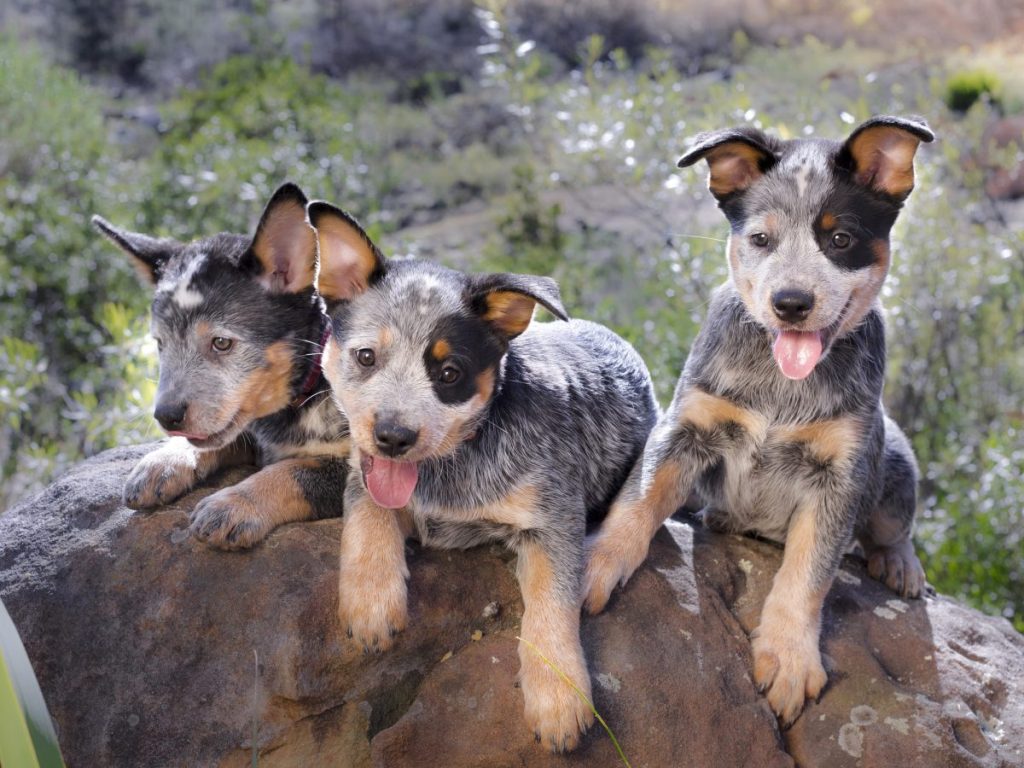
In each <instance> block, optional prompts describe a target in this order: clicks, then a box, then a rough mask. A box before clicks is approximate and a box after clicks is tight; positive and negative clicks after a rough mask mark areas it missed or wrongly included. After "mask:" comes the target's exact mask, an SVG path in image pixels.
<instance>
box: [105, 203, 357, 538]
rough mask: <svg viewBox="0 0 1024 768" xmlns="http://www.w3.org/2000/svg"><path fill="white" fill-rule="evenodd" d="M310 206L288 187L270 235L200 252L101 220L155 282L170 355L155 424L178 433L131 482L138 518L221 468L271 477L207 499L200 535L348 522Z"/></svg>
mask: <svg viewBox="0 0 1024 768" xmlns="http://www.w3.org/2000/svg"><path fill="white" fill-rule="evenodd" d="M305 207H306V197H305V195H304V194H303V193H302V191H301V190H300V189H299V188H298V187H296V186H295V185H294V184H285V185H284V186H282V187H281V188H280V189H278V190H277V191H276V192H275V193H274V195H273V197H272V198H271V199H270V202H269V203H268V204H267V207H266V210H265V211H264V212H263V216H262V218H261V219H260V223H259V226H258V227H257V229H256V235H255V237H253V238H249V237H246V236H243V235H229V234H220V235H214V236H212V237H206V238H203V239H200V240H196V241H195V242H192V243H189V244H182V243H178V242H175V241H174V240H168V239H156V238H153V237H149V236H148V235H142V234H138V233H135V232H127V231H124V230H121V229H117V228H116V227H113V226H112V225H110V224H109V223H107V222H106V221H104V220H103V219H101V218H100V217H98V216H95V217H93V224H94V225H95V226H96V227H97V229H99V230H100V231H101V232H102V233H103V234H104V235H106V236H107V237H109V238H110V239H111V240H112V241H113V242H114V243H115V244H116V245H117V246H119V247H120V248H121V249H122V250H124V251H125V252H126V253H128V255H129V256H131V257H132V258H133V260H134V261H135V265H136V267H137V268H138V271H139V273H140V274H141V275H142V277H143V278H144V279H145V281H146V282H147V283H148V284H150V285H153V286H155V294H154V297H153V307H152V313H153V318H152V333H153V336H154V337H155V338H156V341H157V346H158V348H159V350H160V383H159V385H158V388H157V397H156V409H155V412H154V415H155V416H156V420H157V421H158V422H159V423H160V426H161V427H163V429H164V430H165V431H166V432H167V434H168V435H170V436H171V439H170V440H169V441H167V442H166V443H165V444H164V445H163V446H161V447H160V448H158V449H156V450H155V451H153V452H152V453H150V454H149V455H147V456H146V457H145V458H143V459H142V461H140V462H139V463H138V465H137V466H136V467H135V469H134V470H133V471H132V473H131V475H129V477H128V481H127V484H126V485H125V489H124V501H125V504H127V505H128V506H129V507H132V508H133V509H145V508H150V507H155V506H158V505H160V504H166V503H168V502H170V501H173V500H174V499H176V498H178V497H179V496H181V495H183V494H184V493H186V492H187V491H188V490H190V489H191V488H192V487H193V486H194V485H195V484H196V483H198V482H199V481H201V480H203V479H204V478H205V477H207V476H208V475H210V474H211V473H212V472H214V471H215V470H217V469H218V468H220V467H224V466H226V465H229V464H238V463H251V462H253V461H256V462H258V463H259V464H260V465H261V466H262V467H263V469H261V470H260V471H259V472H257V473H256V474H254V475H252V476H251V477H249V478H247V479H245V480H243V481H242V482H241V483H238V484H237V485H235V486H232V487H230V488H225V489H223V490H221V491H218V492H217V493H214V494H213V495H211V496H208V497H207V498H205V499H203V500H202V501H201V502H200V503H199V504H197V505H196V507H195V510H194V511H193V512H192V521H191V522H192V525H191V531H192V533H193V534H194V535H195V536H196V537H197V538H199V539H203V540H205V541H207V542H209V543H210V544H212V545H214V546H217V547H221V548H224V549H236V548H241V547H249V546H252V545H253V544H255V543H256V542H258V541H261V540H262V539H263V538H265V537H266V536H267V534H268V533H270V531H271V530H273V529H274V528H275V527H276V526H278V525H281V524H283V523H287V522H292V521H296V520H309V519H314V518H318V517H327V516H336V515H338V514H340V513H341V504H340V503H339V499H340V498H341V495H342V494H343V492H344V484H345V477H346V475H347V473H348V467H347V464H346V461H345V459H346V457H347V455H348V452H349V441H348V424H347V422H346V421H345V419H344V418H343V417H342V416H341V415H340V414H338V412H337V410H336V409H335V408H334V407H333V406H332V405H331V403H330V401H329V397H328V394H327V393H328V391H329V389H330V388H329V386H328V384H327V382H326V380H325V379H324V377H323V374H322V373H321V370H320V356H321V350H322V348H323V345H324V343H325V342H326V339H327V333H328V329H329V323H328V319H327V315H326V313H325V307H324V301H323V299H322V298H321V295H320V294H318V293H317V291H316V289H315V288H314V281H315V276H316V264H317V262H316V239H315V237H314V234H313V230H312V229H310V227H309V225H308V224H307V223H306V209H305Z"/></svg>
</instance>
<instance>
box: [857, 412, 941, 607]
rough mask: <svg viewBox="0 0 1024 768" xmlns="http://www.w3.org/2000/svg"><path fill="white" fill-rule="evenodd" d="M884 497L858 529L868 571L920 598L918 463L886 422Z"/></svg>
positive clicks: (899, 590)
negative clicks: (915, 529)
mask: <svg viewBox="0 0 1024 768" xmlns="http://www.w3.org/2000/svg"><path fill="white" fill-rule="evenodd" d="M885 428H886V439H885V454H884V458H883V462H882V471H883V472H884V473H885V482H884V484H883V487H882V498H881V500H880V501H879V503H878V504H877V506H876V507H875V508H874V509H873V510H871V512H870V514H869V515H868V518H867V520H866V521H864V522H863V523H862V524H861V525H860V526H859V527H858V530H857V538H858V540H859V541H860V544H861V546H862V547H863V548H864V553H865V555H866V556H867V559H868V573H870V574H871V576H872V578H875V579H878V580H879V581H881V582H884V583H885V584H886V585H887V586H888V587H889V589H891V590H893V591H894V592H896V593H897V594H900V595H902V596H903V597H920V596H921V592H922V591H923V590H924V586H925V574H924V568H922V567H921V561H920V560H918V558H917V554H916V553H915V552H914V542H913V538H912V531H913V526H914V513H915V511H916V509H917V464H916V462H915V461H914V454H913V452H912V451H911V448H910V444H909V443H908V442H907V439H906V438H905V437H904V436H903V433H902V432H900V430H899V427H897V426H896V425H895V423H893V422H892V421H890V420H889V419H886V422H885Z"/></svg>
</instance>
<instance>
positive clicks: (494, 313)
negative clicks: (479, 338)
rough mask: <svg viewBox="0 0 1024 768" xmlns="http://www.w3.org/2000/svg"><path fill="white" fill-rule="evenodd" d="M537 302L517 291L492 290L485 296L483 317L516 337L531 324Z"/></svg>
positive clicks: (505, 333)
mask: <svg viewBox="0 0 1024 768" xmlns="http://www.w3.org/2000/svg"><path fill="white" fill-rule="evenodd" d="M536 306H537V302H536V301H535V300H534V299H532V298H530V297H529V296H526V295H524V294H522V293H516V292H515V291H492V292H491V293H488V294H486V295H485V296H484V307H485V308H484V313H483V319H484V320H486V321H487V322H488V323H490V324H491V325H492V326H494V327H495V328H497V329H498V330H499V331H500V332H501V333H502V334H504V335H505V336H507V337H508V338H510V339H514V338H515V337H516V336H518V335H519V334H521V333H522V332H523V331H525V330H526V329H527V328H528V327H529V326H530V321H531V320H533V310H534V308H535V307H536Z"/></svg>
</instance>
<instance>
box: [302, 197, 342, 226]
mask: <svg viewBox="0 0 1024 768" xmlns="http://www.w3.org/2000/svg"><path fill="white" fill-rule="evenodd" d="M334 211H337V208H335V207H334V206H333V205H331V204H330V203H328V202H327V201H326V200H310V201H309V202H308V203H306V218H307V219H308V220H309V223H310V224H312V225H313V226H314V227H315V226H316V222H317V220H318V219H320V218H322V217H323V215H324V214H325V213H332V212H334Z"/></svg>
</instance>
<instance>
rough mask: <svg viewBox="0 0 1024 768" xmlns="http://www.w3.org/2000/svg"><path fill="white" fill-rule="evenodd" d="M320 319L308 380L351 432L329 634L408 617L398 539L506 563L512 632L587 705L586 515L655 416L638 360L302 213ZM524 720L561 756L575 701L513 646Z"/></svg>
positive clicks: (526, 280)
mask: <svg viewBox="0 0 1024 768" xmlns="http://www.w3.org/2000/svg"><path fill="white" fill-rule="evenodd" d="M308 213H309V219H310V222H311V223H312V224H313V226H314V227H315V228H316V231H317V238H318V240H319V245H320V260H321V273H320V281H321V285H328V286H330V289H331V290H332V291H333V292H334V293H335V294H337V295H343V296H345V297H347V298H350V299H351V301H350V302H348V303H345V304H341V305H339V306H338V308H337V310H336V311H335V312H334V313H333V319H334V329H333V335H332V337H331V340H330V342H329V343H328V346H327V350H326V351H325V353H324V372H325V374H326V376H327V378H328V380H329V381H330V383H331V387H332V392H333V395H334V398H335V399H336V401H337V403H338V406H339V408H340V409H341V410H342V411H344V413H345V414H346V415H347V416H348V419H349V421H350V424H351V429H352V455H351V460H350V467H351V469H350V475H349V479H348V485H347V488H346V491H345V527H344V529H343V532H342V540H341V573H340V577H339V582H340V583H339V590H340V605H339V611H340V618H341V625H342V626H343V627H345V628H346V629H347V632H348V635H349V636H350V637H352V638H353V639H354V641H355V642H356V643H357V644H359V645H361V646H362V647H363V648H364V650H373V651H381V650H384V649H386V648H388V647H390V645H391V643H392V638H393V637H394V635H395V634H396V633H397V632H398V631H399V630H401V629H402V628H403V627H404V626H405V624H406V616H407V608H406V601H407V596H406V582H405V580H406V579H407V578H408V576H409V571H408V569H407V567H406V563H405V549H404V541H405V539H406V537H408V536H410V535H411V534H413V533H414V532H415V533H416V534H417V535H418V538H419V539H420V540H421V541H422V542H423V543H424V544H426V545H429V546H438V547H471V546H474V545H477V544H481V543H484V542H490V541H500V542H503V543H504V544H506V545H507V546H509V547H511V548H513V549H515V550H516V552H517V553H518V566H517V573H518V578H519V584H520V586H521V588H522V591H523V602H524V605H525V611H524V614H523V623H522V637H523V639H524V641H526V642H528V643H532V644H533V645H534V646H536V648H537V649H539V650H540V652H541V653H543V654H544V655H545V656H547V657H548V658H549V659H550V660H551V661H552V662H553V663H554V664H555V666H557V667H558V668H559V669H561V670H562V671H563V672H564V673H565V674H566V675H568V677H569V678H570V679H572V680H573V681H574V682H575V684H576V685H578V686H579V688H580V689H581V690H583V691H584V692H586V693H587V694H588V695H589V692H590V677H589V675H588V673H587V666H586V662H585V660H584V657H583V649H582V647H581V645H580V638H579V613H580V611H579V590H580V577H581V575H582V571H583V541H584V535H585V528H586V523H587V518H588V516H591V515H600V514H602V513H603V512H604V511H605V510H606V509H607V505H608V504H609V503H610V502H611V500H612V498H614V496H615V494H616V492H617V491H618V490H619V487H620V486H621V484H622V483H623V481H624V480H625V478H626V476H627V474H628V473H629V470H630V467H631V466H632V465H633V463H634V462H635V460H636V458H637V456H638V455H639V453H640V450H641V449H642V448H643V444H644V440H645V439H646V437H647V434H648V433H649V431H650V429H651V427H652V426H653V424H654V421H655V419H656V411H657V406H656V404H655V400H654V392H653V388H652V385H651V380H650V376H649V374H648V373H647V369H646V367H645V366H644V363H643V361H642V360H641V359H640V357H639V356H638V355H637V354H636V352H634V351H633V349H632V348H631V347H630V346H629V344H627V343H626V342H625V341H623V340H622V339H620V338H619V337H618V336H616V335H614V334H613V333H612V332H611V331H609V330H607V329H605V328H603V327H601V326H598V325H594V324H593V323H588V322H583V321H572V322H565V323H542V324H537V323H534V324H531V318H532V316H533V311H534V307H535V305H536V304H538V303H539V304H541V305H542V306H544V307H546V308H547V309H548V310H549V311H550V312H551V313H552V314H554V315H555V316H556V317H558V318H560V319H562V320H566V319H567V318H566V315H565V311H564V309H563V308H562V304H561V300H560V297H559V291H558V286H557V285H556V284H555V282H554V281H553V280H551V279H550V278H544V277H530V276H526V275H510V274H491V275H466V274H462V273H459V272H454V271H452V270H450V269H445V268H443V267H440V266H437V265H434V264H430V263H425V262H422V261H413V260H389V261H385V259H384V257H383V256H382V255H381V253H380V251H379V250H378V249H377V248H376V246H374V244H373V243H372V242H370V240H369V239H368V238H367V236H366V234H365V233H364V232H363V231H362V229H360V228H359V226H358V224H357V223H356V222H355V221H354V220H353V219H352V218H351V217H349V216H348V215H347V214H345V213H344V212H342V211H340V210H338V209H336V208H334V207H332V206H330V205H328V204H327V203H322V202H316V203H311V204H310V206H309V209H308ZM519 657H520V663H521V668H520V680H521V683H522V690H523V697H524V699H525V704H526V710H525V711H526V721H527V724H528V725H529V727H530V728H532V729H533V730H534V732H535V734H536V736H537V738H538V740H543V742H544V743H545V744H547V745H548V746H549V747H550V748H551V749H552V750H555V751H562V750H569V749H572V748H574V747H575V746H576V744H577V742H578V739H579V737H580V735H581V733H582V732H584V731H585V730H586V728H587V727H588V726H589V724H590V723H591V722H592V719H593V716H592V714H591V711H590V709H589V707H588V706H587V705H586V704H585V703H584V702H583V701H581V700H580V698H579V697H578V696H577V694H576V693H575V692H574V691H573V689H572V688H571V687H570V686H569V685H567V684H566V683H565V681H564V680H562V679H561V678H560V676H559V674H558V673H557V672H555V671H553V670H552V669H550V668H549V667H548V666H547V665H546V664H545V663H544V662H543V661H542V660H541V659H540V658H538V656H537V655H536V654H535V653H534V651H532V650H531V649H530V648H529V647H528V646H527V645H525V644H523V643H521V644H520V647H519Z"/></svg>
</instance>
